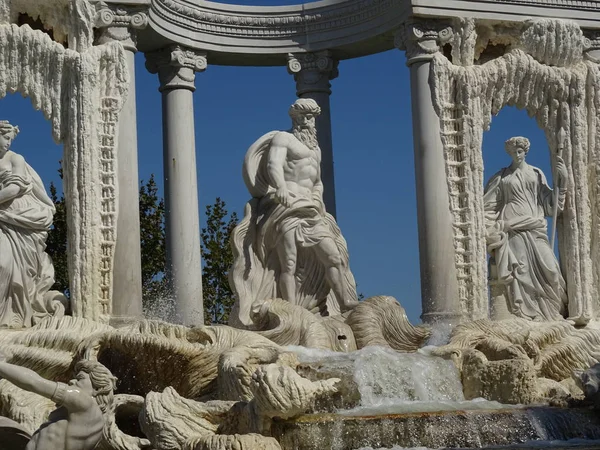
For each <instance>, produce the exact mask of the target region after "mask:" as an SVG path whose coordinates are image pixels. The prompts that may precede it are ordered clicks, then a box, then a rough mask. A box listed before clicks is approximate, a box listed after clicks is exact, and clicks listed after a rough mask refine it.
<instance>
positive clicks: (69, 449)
mask: <svg viewBox="0 0 600 450" xmlns="http://www.w3.org/2000/svg"><path fill="white" fill-rule="evenodd" d="M6 359H7V356H6V355H4V354H1V353H0V378H5V379H6V380H8V381H10V382H11V383H13V384H15V385H16V386H18V387H20V388H21V389H24V390H26V391H30V392H35V393H36V394H38V395H41V396H43V397H46V398H48V399H50V400H52V401H53V402H55V403H56V405H57V409H55V410H54V411H53V412H51V413H50V416H49V417H48V420H47V422H46V423H45V424H43V425H42V426H41V427H40V428H39V429H38V430H37V431H36V432H35V433H34V434H33V436H32V438H31V441H29V443H28V444H27V447H26V450H50V449H52V450H75V449H77V450H92V449H94V448H96V446H97V445H98V443H99V442H100V440H101V438H102V431H103V429H104V417H103V413H104V412H105V410H106V409H107V408H108V407H109V405H110V402H111V401H112V398H113V390H114V387H115V378H114V377H113V376H112V374H111V373H110V371H109V370H108V369H107V368H106V367H104V366H103V365H102V364H100V363H98V362H96V361H86V360H83V361H80V362H78V363H77V364H76V365H75V373H76V374H77V375H76V378H75V379H74V380H71V381H70V382H69V383H68V384H65V383H60V382H55V381H50V380H47V379H45V378H43V377H41V376H39V375H38V374H37V373H36V372H34V371H33V370H30V369H27V368H25V367H21V366H17V365H14V364H9V363H7V362H6Z"/></svg>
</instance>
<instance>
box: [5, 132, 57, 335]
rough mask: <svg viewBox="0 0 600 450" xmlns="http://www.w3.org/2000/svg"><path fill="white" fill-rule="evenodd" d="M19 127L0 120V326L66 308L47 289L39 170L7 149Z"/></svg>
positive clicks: (46, 222) (48, 220)
mask: <svg viewBox="0 0 600 450" xmlns="http://www.w3.org/2000/svg"><path fill="white" fill-rule="evenodd" d="M18 132H19V129H18V127H14V126H12V125H10V124H9V123H8V122H6V121H0V327H8V328H21V327H30V326H32V325H34V324H35V323H36V322H37V321H39V320H40V319H43V318H44V317H47V316H57V315H62V314H63V313H64V306H63V304H62V303H61V302H62V301H63V300H64V296H63V295H62V294H60V293H58V292H56V291H50V288H51V287H52V285H53V284H54V268H53V266H52V261H51V260H50V257H49V256H48V254H47V253H46V252H45V249H46V237H47V235H48V231H49V229H50V226H51V225H52V218H53V214H54V211H55V209H54V205H53V203H52V200H50V198H49V197H48V195H47V194H46V191H45V189H44V185H43V184H42V181H41V179H40V177H39V176H38V174H37V173H36V172H35V171H34V170H33V169H32V168H31V166H29V164H27V163H26V162H25V159H24V158H23V157H22V156H21V155H18V154H16V153H14V152H13V151H11V150H10V145H11V143H12V141H13V139H14V138H15V137H16V135H17V134H18Z"/></svg>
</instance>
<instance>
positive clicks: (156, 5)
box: [140, 0, 410, 65]
mask: <svg viewBox="0 0 600 450" xmlns="http://www.w3.org/2000/svg"><path fill="white" fill-rule="evenodd" d="M299 3H300V2H299ZM409 3H410V2H409ZM409 3H407V0H322V1H319V2H312V3H306V4H297V5H290V6H242V5H229V4H224V3H217V2H212V1H205V0H151V5H150V10H149V16H150V27H151V28H152V30H153V31H155V32H156V33H157V34H158V35H160V37H161V38H162V39H163V41H164V39H167V40H169V41H172V42H177V43H180V44H181V45H185V46H188V47H191V48H201V49H203V50H206V51H208V52H210V54H211V61H215V63H217V64H236V60H237V57H236V55H240V54H243V55H252V56H251V57H250V58H245V60H244V64H252V65H279V64H282V65H283V64H285V62H286V55H287V54H288V53H301V52H318V51H323V50H332V51H333V53H334V55H335V54H336V53H337V49H338V48H340V49H343V50H342V54H343V55H344V57H345V58H348V57H354V56H360V55H365V54H370V53H373V52H374V51H373V50H372V48H373V47H375V48H376V49H377V50H376V51H381V50H389V49H391V48H392V39H391V37H390V36H389V33H392V32H393V30H395V29H397V28H398V25H399V24H400V23H401V22H402V20H403V19H404V17H405V16H406V12H407V10H408V5H409ZM384 36H385V37H384ZM357 43H360V46H357V47H356V48H353V47H352V45H353V44H357ZM140 48H141V46H140ZM153 48H154V47H152V46H151V45H149V47H148V49H149V50H151V49H153ZM379 49H381V50H379ZM213 57H214V60H213Z"/></svg>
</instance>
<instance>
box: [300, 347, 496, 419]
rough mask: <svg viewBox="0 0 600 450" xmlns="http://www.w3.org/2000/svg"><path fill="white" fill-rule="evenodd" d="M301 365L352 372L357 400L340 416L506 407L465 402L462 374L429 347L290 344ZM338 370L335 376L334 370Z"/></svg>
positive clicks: (323, 369) (333, 375)
mask: <svg viewBox="0 0 600 450" xmlns="http://www.w3.org/2000/svg"><path fill="white" fill-rule="evenodd" d="M290 349H291V350H293V351H295V352H296V353H297V354H298V357H299V360H300V362H301V363H303V364H311V363H316V364H318V365H319V367H320V370H322V371H324V372H327V373H328V374H331V376H332V377H335V376H337V377H339V378H342V377H343V376H344V375H345V376H347V375H349V374H352V377H353V380H354V383H355V384H356V386H357V389H358V393H359V394H360V403H359V405H358V406H357V407H355V408H352V409H345V410H341V411H338V413H339V414H343V415H353V416H354V415H379V414H398V413H406V412H430V411H447V410H457V409H499V408H502V407H505V406H504V405H501V404H500V403H497V402H490V401H487V400H484V399H477V400H471V401H466V400H465V398H464V396H463V390H462V384H461V382H460V374H459V372H458V370H457V368H456V367H455V365H454V364H453V363H452V362H451V361H448V360H444V359H442V358H439V357H436V356H432V355H431V354H430V349H428V348H424V349H421V350H419V351H418V352H416V353H399V352H396V351H394V350H392V349H390V348H385V347H366V348H364V349H361V350H359V351H357V352H352V353H336V352H330V351H325V350H315V349H307V348H302V347H290ZM337 374H339V376H338V375H337Z"/></svg>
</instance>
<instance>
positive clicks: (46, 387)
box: [0, 354, 57, 399]
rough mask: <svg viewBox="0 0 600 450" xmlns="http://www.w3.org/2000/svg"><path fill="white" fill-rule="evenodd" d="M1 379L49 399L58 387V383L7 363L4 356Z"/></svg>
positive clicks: (2, 358)
mask: <svg viewBox="0 0 600 450" xmlns="http://www.w3.org/2000/svg"><path fill="white" fill-rule="evenodd" d="M0 378H5V379H6V380H8V381H10V382H11V383H12V384H14V385H15V386H18V387H20V388H21V389H24V390H26V391H30V392H35V393H36V394H39V395H41V396H42V397H46V398H49V399H51V398H52V396H53V395H54V393H55V391H56V387H57V383H56V382H54V381H50V380H46V379H45V378H43V377H41V376H39V375H38V374H37V373H36V372H34V371H33V370H31V369H27V368H26V367H21V366H17V365H15V364H9V363H7V362H6V356H5V355H3V354H0Z"/></svg>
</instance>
